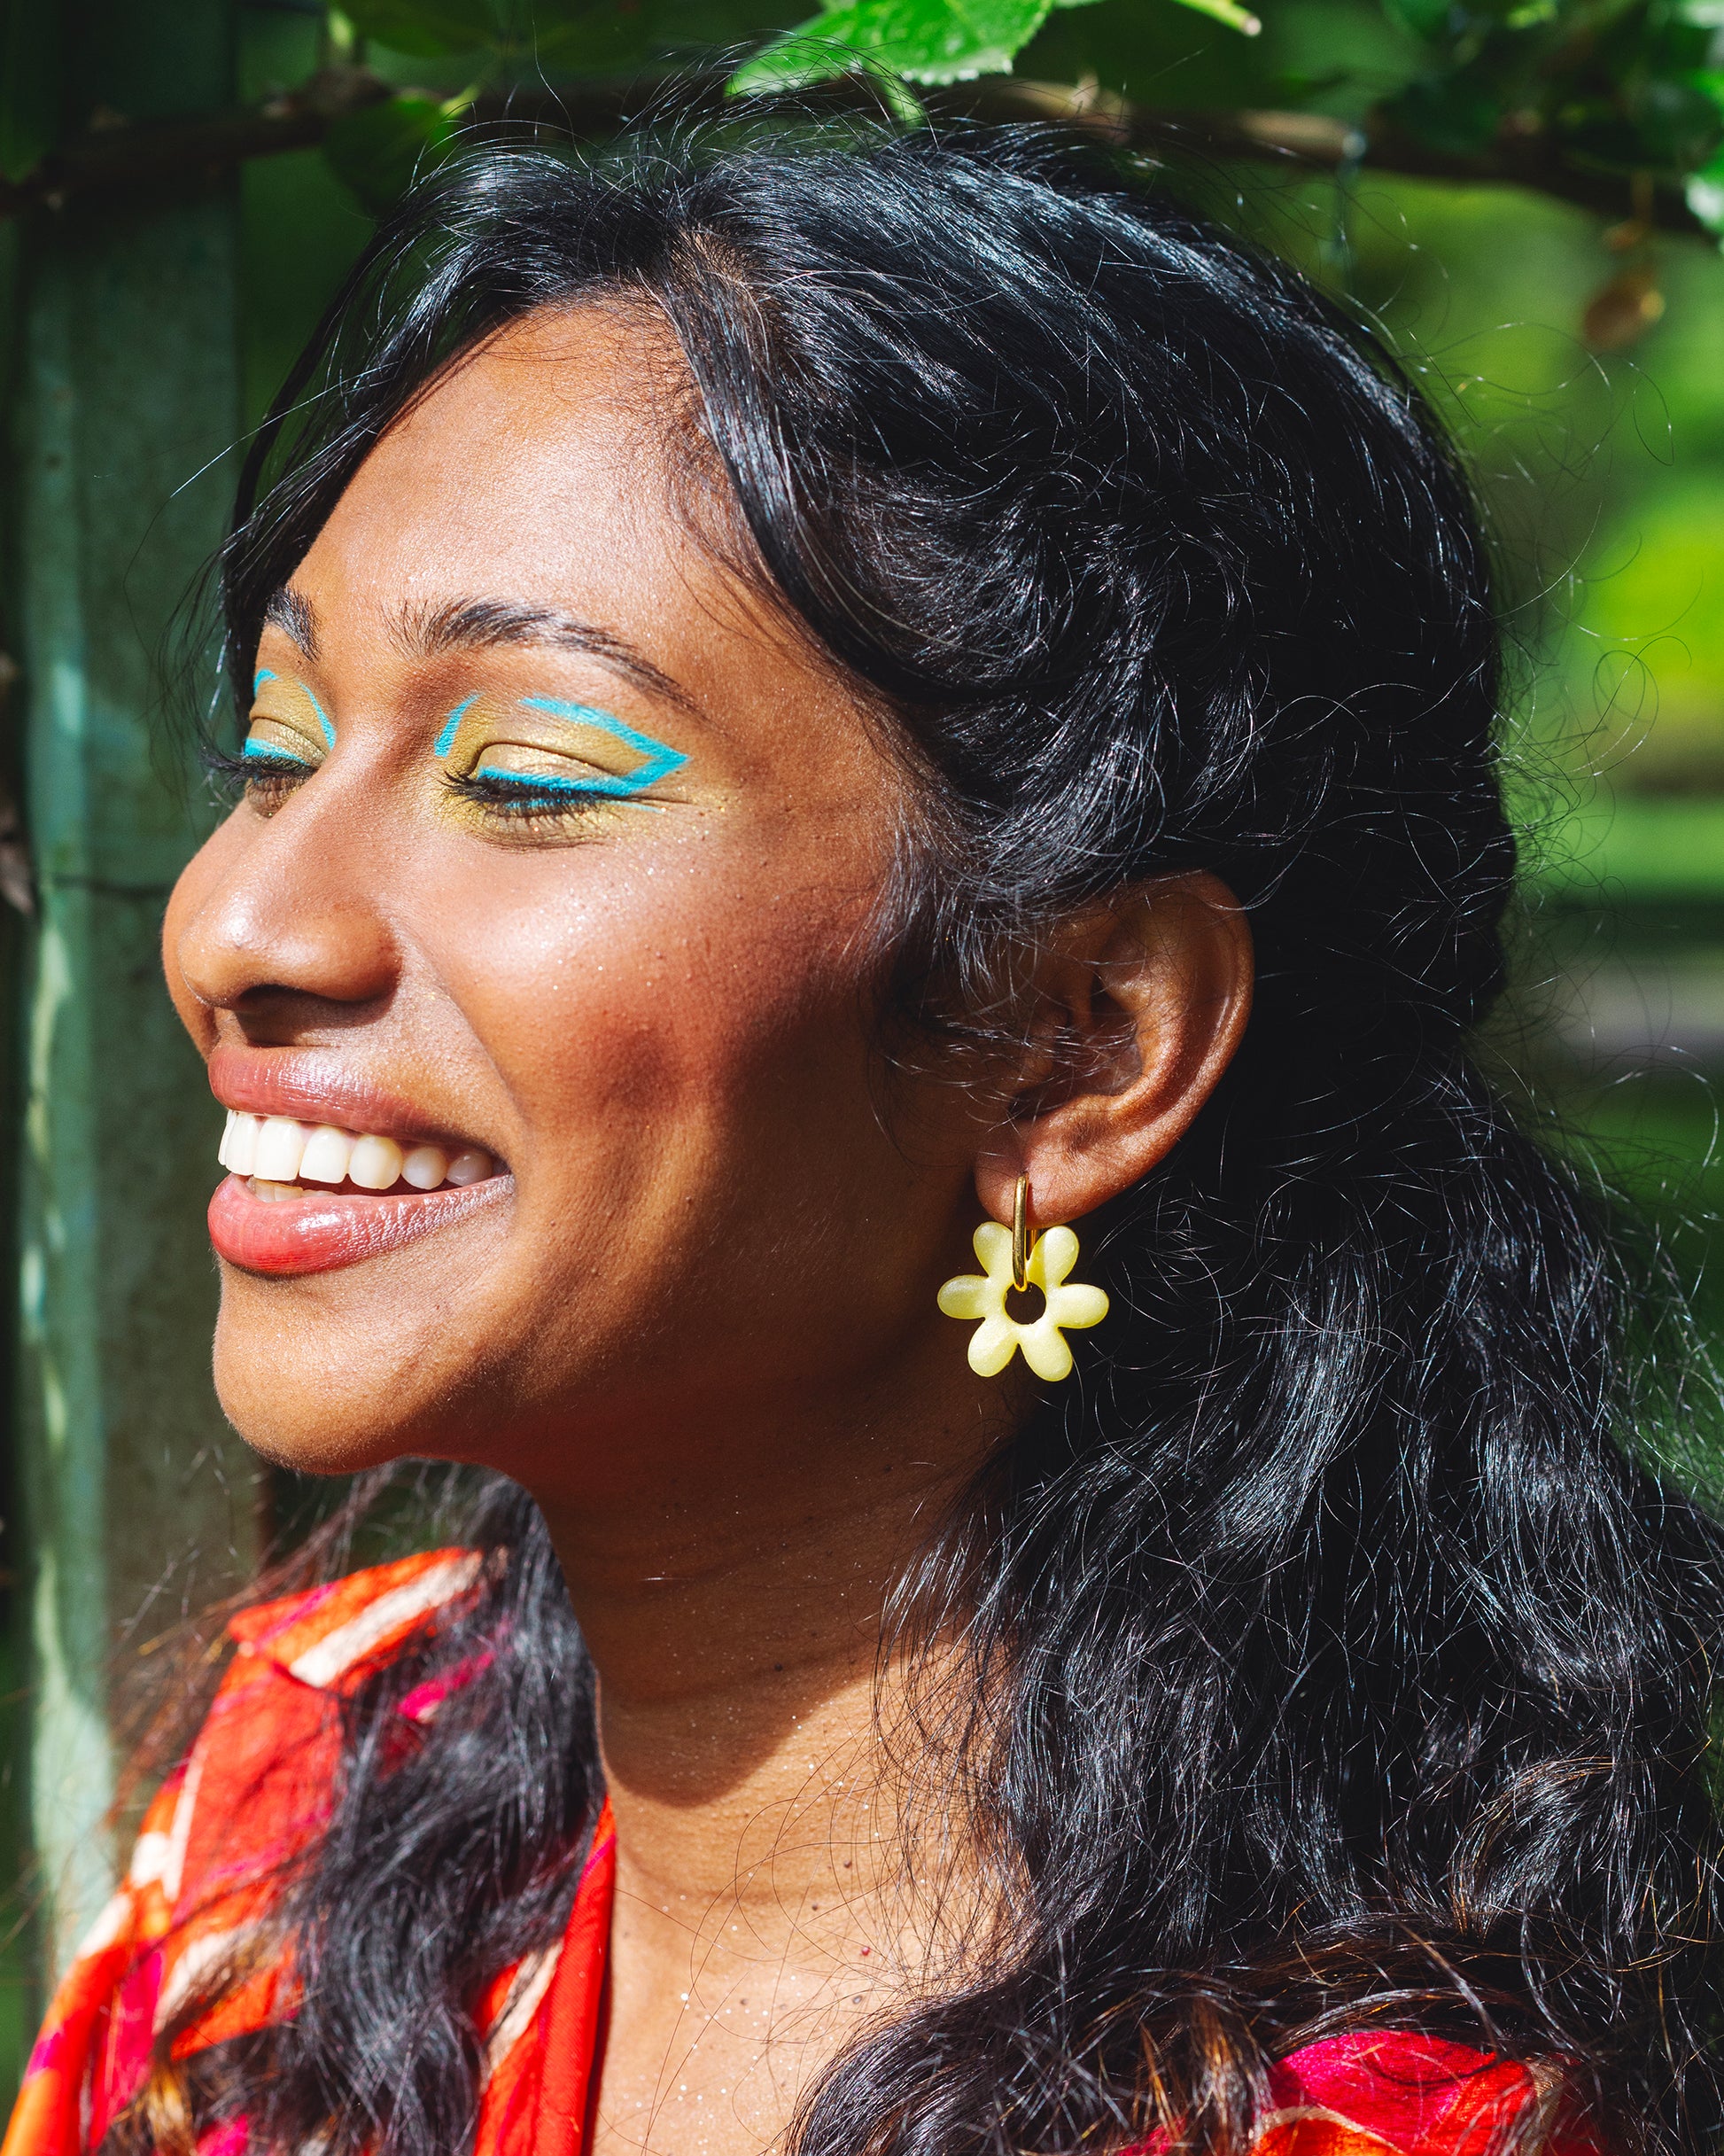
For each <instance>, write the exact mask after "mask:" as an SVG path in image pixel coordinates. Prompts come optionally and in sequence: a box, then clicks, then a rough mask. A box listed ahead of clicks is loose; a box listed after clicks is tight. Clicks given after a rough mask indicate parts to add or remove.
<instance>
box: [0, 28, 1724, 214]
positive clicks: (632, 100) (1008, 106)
mask: <svg viewBox="0 0 1724 2156" xmlns="http://www.w3.org/2000/svg"><path fill="white" fill-rule="evenodd" d="M832 87H833V89H834V90H836V92H837V94H839V95H841V96H844V95H849V96H854V95H855V94H856V91H855V88H854V86H853V84H852V85H849V86H838V85H835V86H832ZM389 95H390V90H389V86H388V85H387V84H385V83H384V82H380V81H379V80H378V79H377V77H376V76H375V75H371V74H368V73H367V72H366V71H365V70H363V69H359V68H349V69H345V70H342V71H339V72H338V73H337V72H331V73H330V74H325V75H322V76H320V77H316V78H314V80H313V81H312V82H309V83H308V84H307V85H306V87H305V88H304V89H303V90H299V91H296V92H295V93H294V94H293V95H292V96H291V97H281V98H277V99H276V100H274V101H273V102H272V103H271V104H269V105H263V106H257V107H250V108H243V109H239V110H236V111H232V112H225V113H214V114H211V115H209V116H208V117H206V118H201V119H197V120H187V121H171V122H165V123H162V124H159V125H155V126H148V127H129V126H119V127H111V128H103V129H100V130H92V131H91V132H89V133H88V134H86V135H82V136H77V137H75V138H74V140H73V141H71V142H69V143H67V144H65V145H63V146H62V147H61V148H60V149H58V150H57V151H56V152H54V154H53V155H52V156H51V157H50V158H49V159H48V160H45V161H44V163H43V164H42V165H41V166H39V167H37V169H36V170H35V172H33V173H32V174H30V175H29V176H28V177H27V178H26V179H24V180H20V181H18V182H16V183H12V184H5V183H0V217H7V216H17V215H19V214H21V213H22V212H24V211H26V210H28V209H31V208H34V207H36V206H39V205H45V206H48V207H49V208H50V209H53V208H58V207H59V206H61V205H62V204H64V203H66V202H68V201H71V200H74V199H83V198H90V197H100V196H105V195H111V194H114V193H124V192H130V191H133V190H135V189H136V188H138V187H140V186H144V187H148V186H154V185H164V184H171V183H186V182H193V183H195V182H197V181H198V180H199V179H214V178H216V177H218V176H220V175H221V174H223V173H226V172H228V171H230V170H232V169H233V168H235V167H237V166H238V165H240V164H242V163H244V162H245V161H246V160H249V159H252V158H256V157H271V156H276V155H278V154H280V153H281V152H283V151H289V150H303V149H306V148H308V147H310V146H312V145H314V144H317V143H320V142H322V139H323V137H324V136H325V135H326V134H327V133H328V131H329V128H330V123H331V121H334V120H336V119H338V117H339V116H340V115H341V114H342V113H346V112H352V111H354V110H357V109H359V108H360V107H361V106H362V105H368V104H375V103H377V102H379V101H380V100H381V99H383V98H384V97H388V96H389ZM660 95H662V91H660V90H656V89H655V87H654V86H653V85H651V84H625V83H591V82H589V83H575V84H571V85H570V86H569V87H568V88H566V89H562V90H549V91H547V90H523V91H517V92H515V93H512V94H511V95H510V96H509V97H507V98H503V97H495V98H485V99H482V100H480V102H479V103H478V105H475V106H474V107H473V108H472V113H471V121H472V127H473V131H474V134H475V136H476V137H478V138H481V139H482V138H483V136H485V134H486V133H487V132H489V131H492V130H493V129H495V128H498V127H500V126H502V125H511V126H519V125H522V124H526V125H531V126H535V127H540V128H547V129H552V130H555V132H556V133H558V134H560V135H563V136H574V137H577V138H579V139H581V140H586V141H602V140H603V139H604V138H605V137H606V136H610V135H612V134H614V133H615V132H616V131H617V128H620V127H622V126H623V125H624V124H625V122H626V121H628V120H629V118H630V117H631V116H633V115H634V114H638V113H641V112H642V111H650V110H651V109H652V108H653V107H654V105H655V104H656V101H657V97H659V96H660ZM720 95H721V85H720V84H718V83H717V82H713V83H711V84H708V85H704V86H701V88H699V89H697V90H696V92H695V98H694V102H695V103H697V104H703V103H707V102H711V103H712V104H715V105H716V104H717V103H718V99H719V97H720ZM689 103H690V98H689V97H688V95H687V91H686V90H683V91H680V93H679V95H678V97H677V107H678V110H679V111H680V112H685V113H686V112H687V108H688V105H689ZM928 104H929V105H930V106H931V108H932V109H933V110H935V111H936V112H948V113H967V114H969V115H972V116H974V117H976V118H982V119H989V120H1024V119H1043V120H1048V119H1056V120H1063V121H1068V122H1070V123H1073V124H1076V125H1077V126H1079V127H1082V128H1088V129H1091V130H1093V131H1095V132H1097V133H1099V134H1100V135H1102V136H1106V137H1107V139H1108V140H1110V141H1115V142H1121V143H1129V144H1131V145H1132V146H1134V147H1136V148H1139V149H1142V150H1145V151H1146V152H1151V153H1152V154H1160V155H1162V156H1164V157H1166V158H1168V159H1169V160H1178V159H1180V158H1182V157H1183V158H1198V159H1202V160H1206V161H1208V160H1215V161H1233V160H1246V161H1250V162H1253V163H1264V162H1268V163H1270V164H1273V165H1276V166H1277V167H1280V168H1281V169H1282V170H1284V171H1287V172H1290V173H1292V172H1296V171H1298V170H1299V169H1300V168H1301V167H1302V168H1305V169H1308V170H1318V171H1330V172H1333V171H1337V170H1339V169H1340V168H1342V167H1349V166H1350V167H1358V168H1360V169H1363V170H1364V171H1366V172H1381V173H1398V174H1405V175H1409V176H1410V177H1415V178H1418V179H1428V180H1441V181H1448V182H1449V183H1456V184H1460V185H1464V186H1470V187H1519V188H1526V189H1528V190H1530V191H1533V192H1534V193H1536V194H1542V195H1547V196H1549V197H1551V198H1554V199H1556V200H1557V201H1559V202H1569V203H1573V204H1574V205H1575V206H1577V207H1579V208H1580V209H1584V210H1587V211H1589V212H1591V213H1592V214H1595V215H1599V216H1604V217H1613V218H1627V217H1628V216H1630V215H1635V216H1637V217H1640V218H1642V219H1643V221H1644V222H1647V223H1649V224H1650V225H1653V226H1656V227H1657V228H1658V229H1659V230H1663V231H1666V232H1677V233H1685V234H1695V233H1700V232H1702V231H1703V230H1704V228H1703V227H1702V226H1701V225H1700V224H1699V222H1697V219H1696V218H1695V217H1694V215H1693V214H1692V213H1691V212H1690V210H1689V206H1688V205H1687V203H1686V201H1684V199H1683V198H1682V195H1681V191H1680V189H1678V188H1676V187H1674V186H1673V185H1670V184H1668V183H1664V182H1661V181H1659V182H1652V183H1649V182H1648V181H1647V180H1646V179H1643V178H1642V180H1640V181H1639V182H1638V183H1635V181H1633V180H1631V179H1630V178H1629V177H1627V175H1621V174H1614V173H1609V172H1602V171H1596V170H1591V169H1588V168H1587V167H1581V166H1579V165H1576V164H1573V163H1572V162H1570V161H1569V160H1567V159H1565V157H1564V156H1563V155H1562V154H1561V152H1560V151H1559V150H1558V149H1557V146H1556V145H1555V144H1553V143H1552V142H1551V141H1550V140H1549V137H1548V136H1539V135H1525V136H1512V137H1505V138H1504V139H1503V140H1501V141H1499V142H1498V143H1496V144H1494V145H1493V146H1492V147H1491V148H1490V149H1488V150H1486V151H1481V152H1479V153H1478V154H1477V155H1474V156H1469V157H1457V156H1453V155H1450V154H1448V152H1443V151H1439V150H1433V149H1431V148H1429V147H1428V146H1427V145H1425V144H1422V143H1419V142H1417V141H1415V140H1413V139H1412V138H1411V137H1410V136H1406V135H1404V134H1402V133H1400V132H1398V131H1397V130H1395V129H1394V128H1391V127H1389V126H1388V125H1387V124H1386V123H1385V122H1382V121H1376V120H1373V121H1368V122H1367V123H1366V125H1365V127H1364V128H1363V130H1361V129H1359V128H1350V127H1348V126H1347V125H1346V124H1345V123H1344V122H1342V121H1335V120H1329V119H1326V118H1324V117H1323V116H1322V115H1320V114H1316V113H1270V112H1250V111H1243V112H1215V111H1196V110H1192V111H1184V110H1171V111H1162V110H1157V109H1153V108H1150V107H1145V106H1141V105H1127V104H1125V103H1123V102H1122V100H1120V99H1117V98H1113V97H1106V96H1097V95H1096V94H1094V93H1092V92H1091V93H1086V92H1084V91H1083V90H1076V91H1074V90H1069V89H1066V88H1062V87H1060V86H1058V85H1055V84H1051V83H1043V82H1023V81H1021V80H1019V79H1016V78H1014V77H1013V76H1009V75H997V76H990V77H988V78H985V79H984V80H982V81H981V82H974V83H966V84H960V85H958V86H957V87H956V88H954V89H953V90H942V91H936V92H933V93H930V95H929V96H928Z"/></svg>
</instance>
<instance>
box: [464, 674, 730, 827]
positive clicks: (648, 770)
mask: <svg viewBox="0 0 1724 2156" xmlns="http://www.w3.org/2000/svg"><path fill="white" fill-rule="evenodd" d="M520 701H521V702H522V703H523V704H525V705H526V706H527V708H528V709H529V710H531V711H538V712H550V713H551V715H552V717H553V718H556V719H570V720H574V721H575V722H576V724H577V725H579V726H591V727H597V728H599V730H600V732H601V733H604V734H612V735H614V736H616V737H617V740H618V741H620V742H625V743H627V745H628V746H629V747H630V748H631V749H637V750H639V751H640V752H641V755H642V756H644V757H645V758H646V759H647V760H646V762H645V763H644V764H642V765H641V767H640V769H639V770H638V771H631V772H629V773H628V774H627V775H626V776H625V777H623V778H617V777H614V776H612V774H610V773H609V772H606V773H604V774H602V776H600V777H596V778H590V779H559V778H551V777H548V776H545V775H542V774H540V773H537V772H535V773H534V774H532V777H531V778H530V779H529V778H526V777H525V776H524V774H522V773H521V772H518V771H487V770H486V769H485V766H484V765H483V764H481V765H480V766H479V767H478V770H477V771H475V772H474V774H473V776H474V777H475V778H476V779H500V780H502V781H504V782H509V783H511V784H515V785H523V784H524V785H530V786H532V788H533V789H534V790H535V791H539V790H542V791H544V792H546V793H553V794H584V795H586V796H587V797H589V798H590V797H592V796H594V795H597V796H599V797H600V798H603V799H607V800H613V801H626V800H628V799H630V798H632V797H633V796H634V795H636V794H643V793H645V792H646V790H647V789H648V787H649V786H656V785H657V783H658V782H659V780H660V779H664V778H668V777H669V776H670V775H671V774H672V772H673V771H680V769H681V768H682V767H683V765H684V764H686V763H687V761H688V759H687V757H686V756H684V755H683V754H682V753H681V752H680V751H679V750H676V749H672V748H671V747H669V746H668V745H667V744H666V743H664V742H662V741H655V740H654V739H653V737H652V736H651V735H650V734H640V733H637V732H636V731H635V729H634V728H633V727H632V726H625V724H624V723H623V721H622V720H620V719H617V718H615V717H613V716H612V714H611V713H610V712H602V711H596V710H594V707H593V705H592V704H564V703H562V702H560V701H559V700H558V699H557V698H556V697H521V699H520ZM465 709H466V705H465V704H463V705H462V710H463V711H464V710H465ZM445 731H446V732H447V731H448V729H447V728H446V729H445Z"/></svg>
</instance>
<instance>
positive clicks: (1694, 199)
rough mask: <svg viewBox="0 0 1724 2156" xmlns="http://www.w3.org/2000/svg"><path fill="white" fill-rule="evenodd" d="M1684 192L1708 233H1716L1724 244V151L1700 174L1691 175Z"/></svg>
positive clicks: (1700, 171) (1705, 166) (1702, 169)
mask: <svg viewBox="0 0 1724 2156" xmlns="http://www.w3.org/2000/svg"><path fill="white" fill-rule="evenodd" d="M1682 192H1683V193H1684V194H1685V195H1686V196H1687V197H1688V206H1689V209H1691V210H1692V211H1693V212H1694V214H1695V215H1696V217H1697V218H1698V219H1699V221H1700V222H1701V223H1702V224H1703V225H1705V228H1706V230H1707V231H1709V232H1716V233H1717V235H1718V237H1719V239H1720V242H1721V243H1724V151H1720V152H1719V154H1718V155H1717V156H1716V157H1715V158H1713V159H1712V162H1711V163H1710V164H1709V165H1703V166H1702V167H1700V169H1699V171H1698V172H1693V173H1690V174H1689V177H1688V183H1687V185H1686V186H1685V187H1684V188H1683V190H1682Z"/></svg>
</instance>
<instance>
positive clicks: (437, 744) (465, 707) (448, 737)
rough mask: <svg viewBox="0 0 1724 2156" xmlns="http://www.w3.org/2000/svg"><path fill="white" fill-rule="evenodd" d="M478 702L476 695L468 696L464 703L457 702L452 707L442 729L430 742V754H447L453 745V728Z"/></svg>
mask: <svg viewBox="0 0 1724 2156" xmlns="http://www.w3.org/2000/svg"><path fill="white" fill-rule="evenodd" d="M477 703H478V697H468V699H467V701H466V703H465V704H456V705H455V707H454V710H453V711H452V712H450V713H449V717H448V721H447V724H446V725H445V727H444V728H443V731H442V732H441V733H440V734H439V736H438V737H437V739H436V740H435V741H434V742H432V743H431V753H432V755H434V756H447V754H448V753H449V751H450V750H451V749H453V748H454V745H455V728H457V727H458V726H459V725H460V724H461V722H462V720H463V719H464V718H465V717H466V716H467V714H468V712H470V711H471V710H472V708H473V706H474V704H477Z"/></svg>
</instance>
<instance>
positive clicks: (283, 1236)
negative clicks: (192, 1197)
mask: <svg viewBox="0 0 1724 2156" xmlns="http://www.w3.org/2000/svg"><path fill="white" fill-rule="evenodd" d="M217 1157H218V1158H219V1159H220V1161H221V1165H222V1166H223V1167H224V1168H225V1169H227V1171H228V1175H227V1179H226V1180H225V1181H224V1182H222V1183H221V1185H220V1186H219V1187H217V1189H216V1192H215V1195H214V1197H213V1198H212V1199H211V1200H210V1207H209V1229H210V1240H211V1241H212V1242H213V1243H214V1246H215V1249H216V1252H217V1255H218V1256H220V1257H223V1258H225V1259H227V1261H228V1262H229V1264H230V1265H237V1266H239V1267H240V1268H241V1269H242V1270H243V1271H245V1272H248V1273H276V1274H279V1273H327V1272H330V1271H332V1270H333V1269H334V1268H336V1267H338V1266H341V1265H357V1264H358V1263H359V1262H360V1261H361V1259H363V1258H367V1257H378V1256H380V1255H381V1254H382V1253H383V1252H384V1251H385V1250H392V1249H399V1248H400V1246H401V1245H402V1244H403V1243H406V1242H412V1241H417V1240H418V1238H419V1237H420V1236H422V1235H426V1234H431V1233H432V1232H433V1231H434V1230H436V1229H438V1228H440V1227H445V1226H448V1225H450V1224H451V1223H452V1222H454V1221H456V1220H461V1219H464V1218H467V1217H468V1216H469V1215H470V1214H471V1213H472V1212H474V1211H475V1210H478V1209H479V1208H481V1207H485V1206H488V1205H489V1204H490V1203H492V1202H493V1200H494V1199H496V1198H498V1197H500V1196H501V1195H502V1194H503V1193H505V1192H506V1191H509V1190H512V1189H513V1187H514V1179H513V1178H512V1177H511V1176H510V1175H509V1172H508V1171H507V1169H505V1168H504V1167H503V1165H502V1164H501V1162H499V1161H497V1160H496V1159H494V1158H493V1156H492V1155H491V1154H489V1153H487V1152H485V1151H483V1150H481V1149H480V1148H478V1147H476V1146H463V1145H460V1144H450V1145H437V1144H431V1143H419V1142H407V1143H403V1142H401V1141H400V1140H396V1139H393V1138H389V1137H385V1136H383V1135H381V1134H379V1133H377V1132H366V1131H349V1130H344V1129H342V1128H340V1127H339V1126H338V1125H335V1124H329V1123H324V1124H311V1123H303V1122H300V1121H299V1120H297V1119H296V1118H295V1117H291V1116H256V1115H251V1114H249V1113H247V1112H246V1111H245V1110H244V1109H229V1112H228V1122H227V1128H226V1129H225V1130H224V1131H223V1132H222V1135H221V1146H220V1147H219V1148H218V1152H217Z"/></svg>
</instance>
